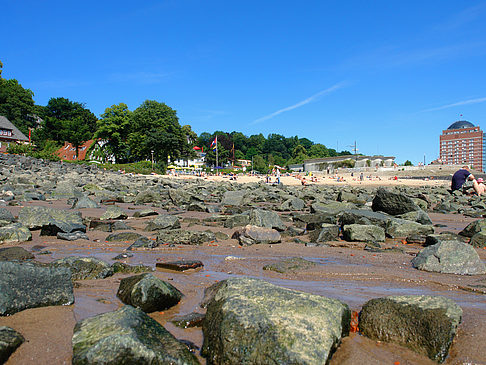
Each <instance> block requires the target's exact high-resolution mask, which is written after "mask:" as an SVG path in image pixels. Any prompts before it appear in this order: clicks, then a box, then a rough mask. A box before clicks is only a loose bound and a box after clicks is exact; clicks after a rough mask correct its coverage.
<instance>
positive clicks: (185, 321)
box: [171, 313, 205, 328]
mask: <svg viewBox="0 0 486 365" xmlns="http://www.w3.org/2000/svg"><path fill="white" fill-rule="evenodd" d="M204 318H205V315H204V314H201V313H189V314H186V315H184V316H178V317H174V318H173V319H172V320H171V322H172V323H174V324H175V325H176V326H177V327H180V328H192V327H202V324H203V321H204Z"/></svg>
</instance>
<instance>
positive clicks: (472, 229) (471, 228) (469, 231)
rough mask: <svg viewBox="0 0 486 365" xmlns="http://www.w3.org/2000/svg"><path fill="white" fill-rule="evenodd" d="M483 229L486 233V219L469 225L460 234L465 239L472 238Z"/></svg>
mask: <svg viewBox="0 0 486 365" xmlns="http://www.w3.org/2000/svg"><path fill="white" fill-rule="evenodd" d="M483 229H484V230H485V231H486V219H479V220H477V221H474V222H471V223H469V224H468V225H467V227H466V228H464V229H463V230H462V231H461V232H459V234H460V235H461V236H464V237H472V236H474V235H475V234H476V233H478V232H480V231H482V230H483Z"/></svg>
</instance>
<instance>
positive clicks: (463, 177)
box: [451, 166, 484, 196]
mask: <svg viewBox="0 0 486 365" xmlns="http://www.w3.org/2000/svg"><path fill="white" fill-rule="evenodd" d="M467 168H468V167H467V166H463V167H462V168H460V169H459V170H457V171H456V172H455V173H454V175H452V182H451V190H452V191H455V190H459V189H461V188H463V191H464V190H467V189H468V188H470V187H471V186H470V185H468V184H467V182H468V181H472V187H473V189H474V191H475V192H476V194H478V196H480V195H481V193H484V191H482V188H480V187H479V184H478V182H477V181H476V178H475V177H474V175H473V174H471V173H470V172H469V171H468V170H467Z"/></svg>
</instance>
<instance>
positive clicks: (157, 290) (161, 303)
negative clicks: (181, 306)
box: [116, 274, 182, 313]
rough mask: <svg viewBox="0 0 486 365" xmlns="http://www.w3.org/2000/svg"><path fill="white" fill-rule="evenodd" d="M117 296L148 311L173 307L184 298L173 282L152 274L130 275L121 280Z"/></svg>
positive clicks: (124, 301) (126, 302)
mask: <svg viewBox="0 0 486 365" xmlns="http://www.w3.org/2000/svg"><path fill="white" fill-rule="evenodd" d="M116 295H117V297H118V298H120V300H121V301H122V302H123V303H125V304H129V305H131V306H134V307H137V308H140V309H141V310H143V311H144V312H146V313H149V312H155V311H161V310H165V309H168V308H170V307H173V306H174V305H176V304H177V303H179V301H180V300H181V298H182V293H181V292H180V291H179V290H177V289H176V288H175V287H174V286H172V285H171V284H169V283H167V282H165V281H163V280H160V279H159V278H156V277H155V276H154V275H152V274H141V275H136V276H130V277H128V278H124V279H122V280H121V281H120V287H119V288H118V292H117V293H116Z"/></svg>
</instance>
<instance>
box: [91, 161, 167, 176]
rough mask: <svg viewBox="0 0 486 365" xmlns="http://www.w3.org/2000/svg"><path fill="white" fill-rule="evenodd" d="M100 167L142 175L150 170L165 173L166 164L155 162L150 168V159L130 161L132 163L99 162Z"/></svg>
mask: <svg viewBox="0 0 486 365" xmlns="http://www.w3.org/2000/svg"><path fill="white" fill-rule="evenodd" d="M98 166H99V167H100V168H105V169H107V170H115V171H118V170H121V171H125V173H132V174H142V175H150V174H151V173H152V172H155V173H157V174H165V171H166V169H167V166H166V165H165V164H164V163H162V162H157V163H155V164H154V169H153V170H152V162H150V161H139V162H132V163H118V164H117V163H115V164H100V165H98Z"/></svg>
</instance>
